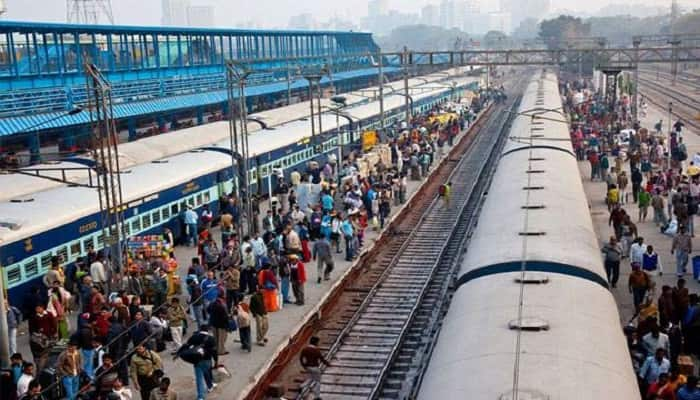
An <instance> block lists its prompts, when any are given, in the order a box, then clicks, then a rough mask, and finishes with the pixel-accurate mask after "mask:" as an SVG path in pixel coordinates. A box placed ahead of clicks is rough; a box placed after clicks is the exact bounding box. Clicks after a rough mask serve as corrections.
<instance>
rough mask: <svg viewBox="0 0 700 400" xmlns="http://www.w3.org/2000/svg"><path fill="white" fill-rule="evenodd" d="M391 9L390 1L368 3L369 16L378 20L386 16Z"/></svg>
mask: <svg viewBox="0 0 700 400" xmlns="http://www.w3.org/2000/svg"><path fill="white" fill-rule="evenodd" d="M388 9H389V0H370V1H369V2H368V3H367V16H368V17H370V18H377V17H379V16H381V15H385V14H386V13H387V11H388Z"/></svg>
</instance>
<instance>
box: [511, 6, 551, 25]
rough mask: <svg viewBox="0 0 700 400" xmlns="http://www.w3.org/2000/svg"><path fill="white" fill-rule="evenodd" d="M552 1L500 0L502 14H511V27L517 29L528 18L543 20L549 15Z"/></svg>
mask: <svg viewBox="0 0 700 400" xmlns="http://www.w3.org/2000/svg"><path fill="white" fill-rule="evenodd" d="M550 8H551V1H550V0H500V12H501V13H506V12H507V13H510V16H511V18H510V26H511V28H512V29H515V28H517V27H518V26H519V25H520V23H521V22H522V21H523V20H525V19H528V18H534V19H536V20H538V21H539V20H541V19H542V18H544V17H545V16H546V15H548V14H549V12H550Z"/></svg>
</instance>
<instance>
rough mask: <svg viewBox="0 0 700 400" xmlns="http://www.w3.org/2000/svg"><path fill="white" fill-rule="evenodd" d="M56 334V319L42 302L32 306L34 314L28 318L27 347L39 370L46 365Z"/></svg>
mask: <svg viewBox="0 0 700 400" xmlns="http://www.w3.org/2000/svg"><path fill="white" fill-rule="evenodd" d="M57 336H58V325H57V323H56V319H55V318H54V317H53V315H51V314H50V313H48V312H46V309H45V308H44V306H43V305H42V304H37V305H36V306H35V307H34V315H32V317H31V318H30V319H29V348H30V349H31V351H32V355H33V356H34V363H35V364H36V368H37V370H39V371H42V370H43V369H44V367H46V363H47V362H48V359H49V350H50V348H51V346H52V345H53V343H54V341H55V340H56V338H57Z"/></svg>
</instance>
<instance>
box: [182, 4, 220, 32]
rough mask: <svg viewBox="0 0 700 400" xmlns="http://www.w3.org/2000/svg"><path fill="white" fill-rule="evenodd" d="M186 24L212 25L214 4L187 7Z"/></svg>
mask: <svg viewBox="0 0 700 400" xmlns="http://www.w3.org/2000/svg"><path fill="white" fill-rule="evenodd" d="M187 25H188V26H196V27H212V26H214V6H191V7H189V8H187Z"/></svg>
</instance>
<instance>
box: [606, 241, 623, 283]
mask: <svg viewBox="0 0 700 400" xmlns="http://www.w3.org/2000/svg"><path fill="white" fill-rule="evenodd" d="M602 252H603V254H605V262H604V263H605V273H606V275H607V276H608V283H609V284H610V286H611V287H613V288H614V287H616V286H617V280H618V279H619V277H620V259H621V258H622V246H620V244H619V243H617V239H615V236H610V241H609V242H608V243H607V244H606V245H605V246H603V249H602Z"/></svg>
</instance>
